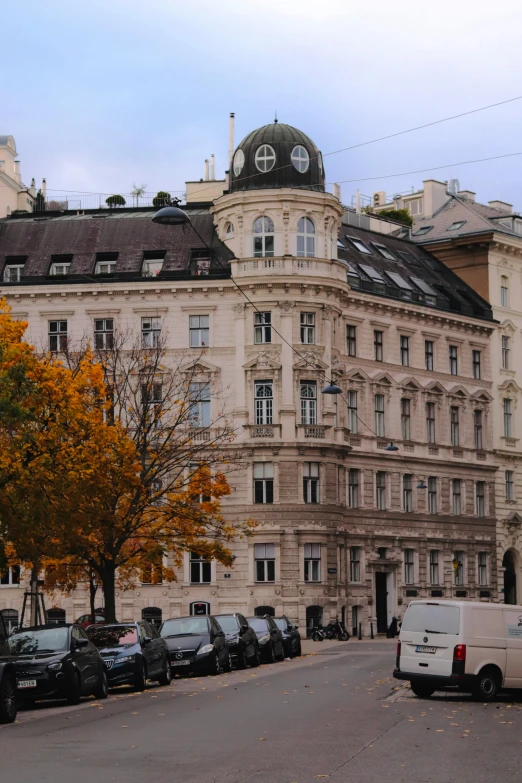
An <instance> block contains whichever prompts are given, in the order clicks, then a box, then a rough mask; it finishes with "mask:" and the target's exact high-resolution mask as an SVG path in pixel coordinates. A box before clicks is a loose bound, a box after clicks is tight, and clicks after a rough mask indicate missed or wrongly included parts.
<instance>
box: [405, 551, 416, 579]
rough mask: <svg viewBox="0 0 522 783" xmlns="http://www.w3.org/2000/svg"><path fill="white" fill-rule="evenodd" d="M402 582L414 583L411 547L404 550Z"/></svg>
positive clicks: (413, 563) (413, 561)
mask: <svg viewBox="0 0 522 783" xmlns="http://www.w3.org/2000/svg"><path fill="white" fill-rule="evenodd" d="M404 584H405V585H412V584H415V560H414V552H413V549H405V550H404Z"/></svg>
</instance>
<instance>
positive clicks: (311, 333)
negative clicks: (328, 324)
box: [300, 313, 315, 345]
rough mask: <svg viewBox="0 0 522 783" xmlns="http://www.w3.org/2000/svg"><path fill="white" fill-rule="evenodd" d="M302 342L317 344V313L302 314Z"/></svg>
mask: <svg viewBox="0 0 522 783" xmlns="http://www.w3.org/2000/svg"><path fill="white" fill-rule="evenodd" d="M300 327H301V342H302V343H304V344H305V345H315V313H301V314H300Z"/></svg>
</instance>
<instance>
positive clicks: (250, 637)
mask: <svg viewBox="0 0 522 783" xmlns="http://www.w3.org/2000/svg"><path fill="white" fill-rule="evenodd" d="M215 618H216V620H217V621H218V623H219V625H220V626H221V628H222V629H223V630H224V632H225V636H226V637H227V642H228V647H229V650H230V655H231V657H232V663H234V664H235V665H236V666H237V668H238V669H244V668H245V667H246V665H247V664H250V666H259V664H260V663H261V652H260V650H259V642H258V641H257V635H256V632H255V631H254V629H253V628H251V627H250V625H249V624H248V622H247V621H246V619H245V618H244V617H243V615H242V614H239V612H234V613H233V614H217V615H215Z"/></svg>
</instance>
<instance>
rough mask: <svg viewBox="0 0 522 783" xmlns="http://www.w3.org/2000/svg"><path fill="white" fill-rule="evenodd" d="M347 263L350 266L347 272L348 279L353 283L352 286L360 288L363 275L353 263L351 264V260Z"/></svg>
mask: <svg viewBox="0 0 522 783" xmlns="http://www.w3.org/2000/svg"><path fill="white" fill-rule="evenodd" d="M346 265H347V267H348V270H347V272H346V280H347V282H348V283H349V284H350V285H351V287H352V288H360V287H361V276H360V274H359V272H358V271H357V269H356V268H355V267H354V265H353V264H350V262H349V261H347V262H346Z"/></svg>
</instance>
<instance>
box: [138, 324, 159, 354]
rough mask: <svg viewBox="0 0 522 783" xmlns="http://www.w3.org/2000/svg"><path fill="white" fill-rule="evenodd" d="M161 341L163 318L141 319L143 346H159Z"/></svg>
mask: <svg viewBox="0 0 522 783" xmlns="http://www.w3.org/2000/svg"><path fill="white" fill-rule="evenodd" d="M160 343H161V318H159V317H153V318H142V319H141V347H142V348H159V346H160Z"/></svg>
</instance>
